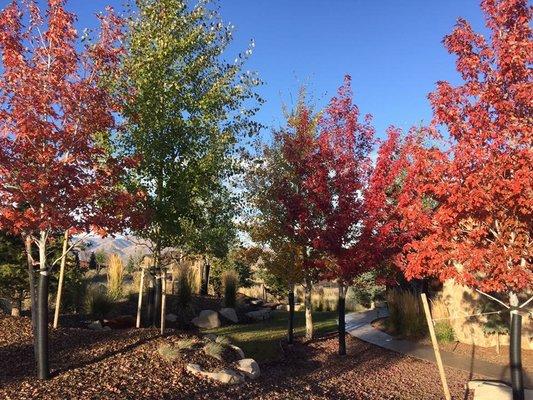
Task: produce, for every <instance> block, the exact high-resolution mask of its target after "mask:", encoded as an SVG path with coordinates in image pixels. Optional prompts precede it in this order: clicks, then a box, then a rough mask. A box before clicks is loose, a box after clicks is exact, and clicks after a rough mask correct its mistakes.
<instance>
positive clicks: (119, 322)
mask: <svg viewBox="0 0 533 400" xmlns="http://www.w3.org/2000/svg"><path fill="white" fill-rule="evenodd" d="M135 322H136V321H135V318H134V317H132V316H131V315H121V316H119V317H116V318H113V319H110V320H104V324H103V325H104V326H109V327H110V328H111V329H128V328H133V327H134V326H135Z"/></svg>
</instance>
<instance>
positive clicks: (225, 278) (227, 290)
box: [222, 270, 239, 307]
mask: <svg viewBox="0 0 533 400" xmlns="http://www.w3.org/2000/svg"><path fill="white" fill-rule="evenodd" d="M238 285H239V275H238V274H237V272H236V271H233V270H229V271H224V272H223V273H222V287H223V288H224V305H225V306H226V307H235V304H236V303H237V289H238Z"/></svg>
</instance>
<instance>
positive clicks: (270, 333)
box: [206, 311, 337, 361]
mask: <svg viewBox="0 0 533 400" xmlns="http://www.w3.org/2000/svg"><path fill="white" fill-rule="evenodd" d="M287 317H288V312H287V311H275V312H274V313H273V316H272V318H271V319H270V320H267V321H260V322H255V323H253V324H243V325H230V326H225V327H222V328H217V329H210V330H208V331H206V332H207V333H214V334H216V335H224V336H227V337H229V338H230V339H231V341H232V343H234V344H235V345H237V346H239V347H240V348H242V349H243V351H244V353H245V354H246V357H251V358H253V359H255V360H256V361H268V360H273V359H275V358H277V357H278V356H279V354H280V350H281V349H280V345H279V341H280V340H281V339H284V338H285V337H286V335H287V324H288V322H287ZM313 321H314V326H315V334H317V335H318V334H321V333H325V332H331V331H334V330H335V329H336V328H337V313H336V312H316V313H313ZM294 326H295V335H296V336H303V335H304V333H305V315H304V312H303V311H301V312H296V313H295V315H294Z"/></svg>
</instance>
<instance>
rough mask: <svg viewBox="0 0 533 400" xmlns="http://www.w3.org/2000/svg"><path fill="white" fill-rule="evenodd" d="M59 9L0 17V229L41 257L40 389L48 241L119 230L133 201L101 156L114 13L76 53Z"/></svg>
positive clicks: (57, 0) (116, 166)
mask: <svg viewBox="0 0 533 400" xmlns="http://www.w3.org/2000/svg"><path fill="white" fill-rule="evenodd" d="M64 3H65V1H64V0H50V1H49V2H48V8H47V10H46V13H45V14H43V13H42V12H41V11H40V9H39V8H38V6H37V3H36V2H35V1H32V0H28V1H24V2H22V5H21V4H19V2H17V1H13V2H11V3H10V4H9V5H8V6H7V7H5V8H4V10H3V11H2V12H1V13H0V55H1V62H2V74H1V76H0V103H1V104H2V106H1V107H0V228H1V229H7V230H9V231H11V232H13V233H15V234H21V235H23V236H24V237H25V238H26V240H27V243H29V244H30V246H31V244H35V245H36V246H37V248H38V250H39V266H40V268H39V286H38V292H39V294H38V304H37V308H38V310H39V312H38V320H37V324H36V325H37V355H38V375H39V377H40V378H42V379H46V378H48V376H49V366H48V341H47V335H48V331H47V328H48V274H49V270H50V268H52V267H53V262H51V261H50V260H48V259H47V245H48V243H49V240H50V238H51V236H52V235H57V234H58V233H61V232H62V231H65V230H68V229H70V230H74V231H75V230H89V229H91V228H94V227H96V228H97V229H104V230H115V229H119V228H121V227H122V226H124V224H127V223H128V221H129V218H128V215H129V213H128V212H129V207H130V204H131V200H132V197H133V196H132V195H130V194H128V193H127V192H125V190H123V188H121V187H120V185H119V183H120V176H121V174H122V173H123V172H124V170H125V168H127V167H128V165H129V163H130V162H131V160H116V159H114V158H113V157H112V156H111V152H110V151H108V149H106V148H105V146H104V143H105V142H106V141H107V140H106V139H108V138H109V137H108V135H109V132H110V131H111V130H112V129H113V127H114V126H115V118H114V115H113V112H114V111H116V109H117V108H116V106H117V105H116V104H115V101H114V100H113V98H112V96H110V94H109V92H108V91H107V90H106V89H105V85H104V84H103V80H104V79H105V78H106V77H107V76H109V74H110V73H112V71H113V69H114V67H115V66H116V65H117V62H118V61H119V57H120V55H121V52H122V48H121V46H120V44H119V41H118V38H119V36H120V32H121V29H122V28H121V26H120V20H119V19H118V18H117V17H116V16H115V15H114V14H113V12H112V10H108V13H107V14H106V15H105V16H104V15H100V16H99V18H100V21H101V30H100V34H99V37H98V39H97V40H96V41H94V42H91V43H89V44H88V45H86V47H85V48H84V50H83V51H78V49H77V41H78V34H77V32H76V30H75V28H74V25H73V24H74V20H75V16H74V15H73V14H72V13H69V12H68V11H66V10H65V7H64ZM25 24H26V25H25ZM29 255H31V252H30V253H29ZM31 272H32V271H31V267H30V273H31ZM32 312H34V310H32Z"/></svg>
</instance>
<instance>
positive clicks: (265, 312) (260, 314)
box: [246, 308, 272, 321]
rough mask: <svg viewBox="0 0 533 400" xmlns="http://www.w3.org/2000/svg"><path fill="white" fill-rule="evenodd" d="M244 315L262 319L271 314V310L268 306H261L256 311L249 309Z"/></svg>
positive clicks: (267, 317) (256, 319)
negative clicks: (261, 307)
mask: <svg viewBox="0 0 533 400" xmlns="http://www.w3.org/2000/svg"><path fill="white" fill-rule="evenodd" d="M246 316H247V317H248V318H251V319H253V320H254V321H264V320H265V319H269V318H270V317H271V316H272V310H271V309H270V308H263V309H261V310H257V311H250V312H247V313H246Z"/></svg>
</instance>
